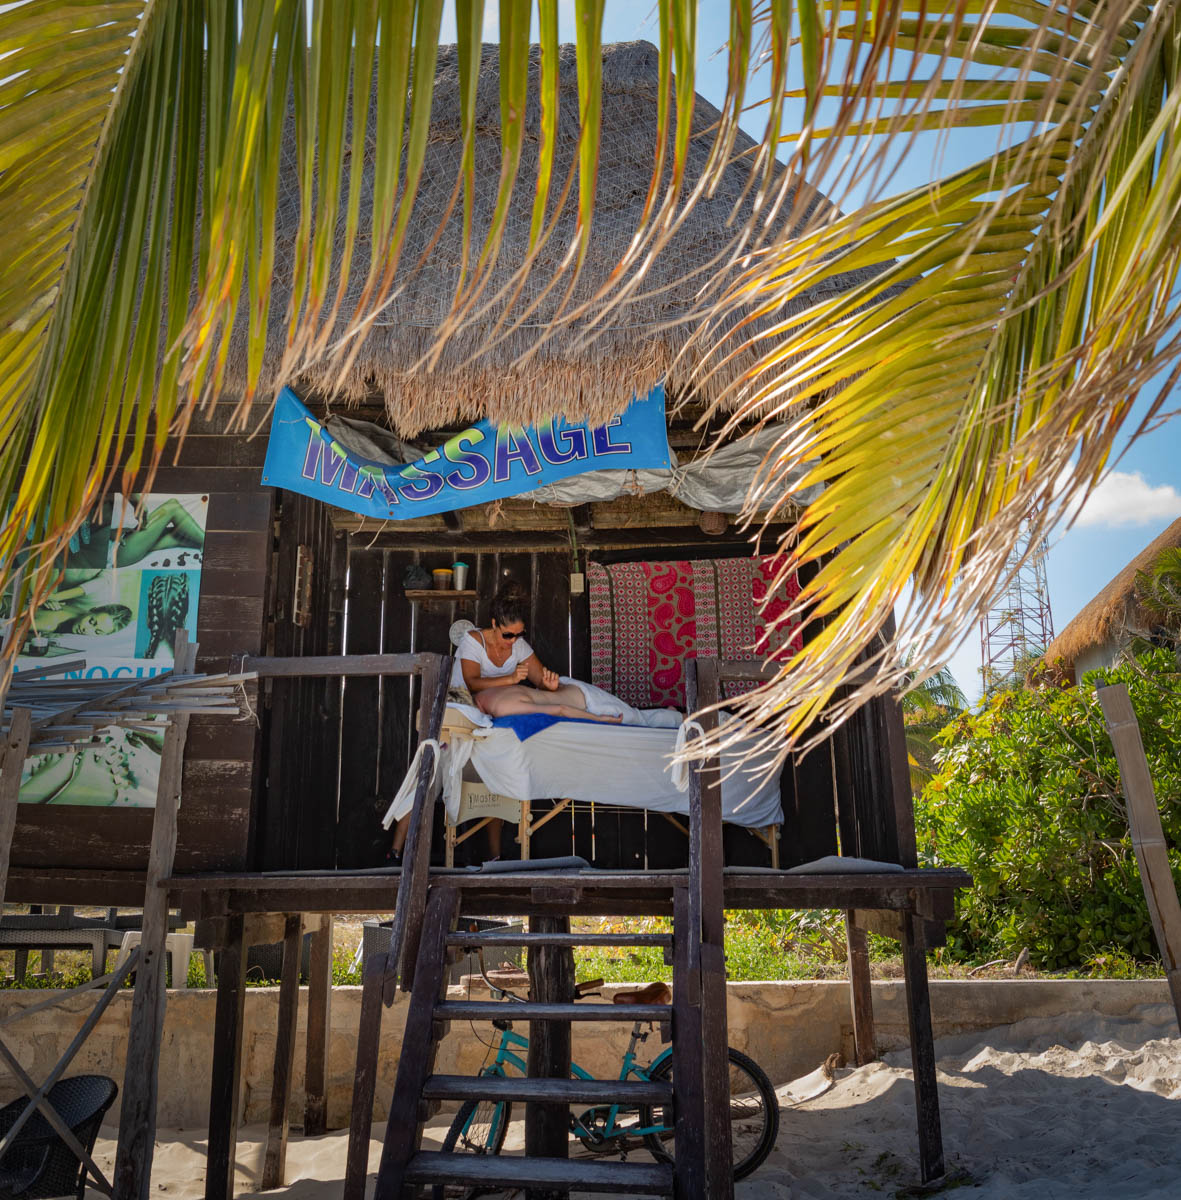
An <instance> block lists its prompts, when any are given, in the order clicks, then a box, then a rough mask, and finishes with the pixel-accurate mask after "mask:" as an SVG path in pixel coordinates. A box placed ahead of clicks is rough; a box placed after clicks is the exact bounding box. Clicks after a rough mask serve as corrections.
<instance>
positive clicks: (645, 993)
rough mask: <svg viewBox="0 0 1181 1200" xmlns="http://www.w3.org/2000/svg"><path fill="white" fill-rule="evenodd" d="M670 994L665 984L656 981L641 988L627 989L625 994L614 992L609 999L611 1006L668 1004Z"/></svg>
mask: <svg viewBox="0 0 1181 1200" xmlns="http://www.w3.org/2000/svg"><path fill="white" fill-rule="evenodd" d="M672 998H673V997H672V992H670V991H669V990H668V984H667V983H661V982H660V980H659V979H657V980H656V981H655V982H654V983H649V984H647V985H646V986H645V987H642V988H629V989H628V990H627V991H626V992H616V993H615V995H614V996H612V997H611V1003H612V1004H668V1003H669V1002H670V1001H671V1000H672Z"/></svg>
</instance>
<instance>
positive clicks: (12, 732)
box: [0, 708, 32, 906]
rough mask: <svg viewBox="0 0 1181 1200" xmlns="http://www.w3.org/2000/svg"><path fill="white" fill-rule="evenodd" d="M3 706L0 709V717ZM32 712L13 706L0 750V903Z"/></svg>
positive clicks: (6, 882) (2, 900) (0, 903)
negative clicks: (10, 721) (9, 722)
mask: <svg viewBox="0 0 1181 1200" xmlns="http://www.w3.org/2000/svg"><path fill="white" fill-rule="evenodd" d="M2 717H3V710H0V718H2ZM31 726H32V712H31V710H29V709H27V708H18V709H14V710H13V714H12V724H11V725H10V726H9V728H8V737H7V739H6V740H5V742H4V744H3V753H2V754H0V906H3V904H4V893H5V891H6V890H7V886H8V864H9V862H10V860H11V858H12V834H13V831H14V830H15V829H16V813H17V805H19V804H20V790H21V770H22V768H23V767H24V762H25V755H26V754H27V753H28V751H29V737H30V736H31V732H30V731H31Z"/></svg>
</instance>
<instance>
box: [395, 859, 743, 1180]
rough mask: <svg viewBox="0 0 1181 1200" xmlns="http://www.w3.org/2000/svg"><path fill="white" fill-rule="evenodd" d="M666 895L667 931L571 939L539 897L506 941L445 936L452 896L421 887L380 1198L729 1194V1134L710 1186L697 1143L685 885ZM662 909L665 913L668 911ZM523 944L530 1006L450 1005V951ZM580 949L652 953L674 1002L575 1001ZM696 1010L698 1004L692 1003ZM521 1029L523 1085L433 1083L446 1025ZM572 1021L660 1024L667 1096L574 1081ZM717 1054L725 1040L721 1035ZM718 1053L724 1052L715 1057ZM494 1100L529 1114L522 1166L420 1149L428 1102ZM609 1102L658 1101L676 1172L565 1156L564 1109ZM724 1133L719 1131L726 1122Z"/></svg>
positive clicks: (698, 1102) (651, 1086)
mask: <svg viewBox="0 0 1181 1200" xmlns="http://www.w3.org/2000/svg"><path fill="white" fill-rule="evenodd" d="M687 883H688V881H687V880H686V886H685V887H677V888H673V889H670V894H669V896H668V899H667V901H666V904H670V905H671V907H672V909H673V912H674V922H673V933H672V934H671V935H669V934H619V935H610V934H577V933H570V932H569V915H570V911H569V910H570V908H571V907H572V906H570V905H569V904H567V905H563V904H562V903H561V902H560V901H558V902H555V903H553V904H550V905H545V904H544V901H543V900H542V897H541V896H539V897H538V900H539V902H541V903H540V904H539V907H542V906H544V907H545V908H546V909H547V910H548V911H547V912H546V913H545V914H541V913H537V914H535V916H534V918H533V924H534V926H537V925H542V926H544V927H546V928H545V929H544V930H542V931H539V930H538V929H536V928H534V930H532V931H531V932H529V933H519V934H516V935H512V934H504V933H490V934H473V933H458V932H455V924H456V920H457V917H458V915H459V911H460V904H461V896H460V892H459V891H458V890H457V889H455V888H448V887H447V886H446V883H445V881H438V882H436V883H435V884H434V885H433V886H432V887H431V889H430V897H429V900H428V903H427V911H426V919H425V921H424V923H423V930H422V936H421V939H420V942H419V947H418V958H417V964H416V968H415V973H414V980H413V987H412V990H411V999H410V1008H409V1012H408V1015H407V1021H406V1030H405V1034H404V1038H403V1051H402V1057H401V1059H400V1061H399V1065H398V1075H397V1085H396V1087H395V1091H394V1102H393V1106H392V1107H391V1111H390V1119H389V1123H388V1126H387V1133H386V1141H385V1146H384V1150H383V1153H382V1160H381V1167H380V1170H379V1172H378V1179H377V1188H376V1193H375V1195H376V1196H377V1197H378V1198H391V1200H393V1198H396V1200H402V1197H410V1196H414V1195H416V1194H417V1192H416V1189H418V1188H422V1187H426V1186H430V1185H437V1184H443V1183H449V1184H460V1185H467V1186H472V1187H480V1188H487V1189H495V1188H496V1187H498V1186H504V1187H516V1188H521V1187H524V1188H525V1189H526V1194H527V1195H529V1196H534V1197H542V1196H550V1195H564V1194H566V1193H567V1192H568V1191H569V1190H570V1189H576V1190H578V1191H584V1192H599V1193H605V1194H610V1195H650V1196H677V1197H686V1198H687V1197H696V1196H706V1195H708V1196H711V1197H714V1196H727V1195H731V1194H732V1185H731V1183H730V1178H729V1175H730V1171H729V1163H730V1152H729V1145H728V1134H729V1129H728V1127H720V1130H719V1131H720V1132H721V1133H723V1134H725V1135H726V1137H727V1143H726V1145H725V1146H724V1147H721V1149H720V1152H721V1153H722V1154H724V1159H725V1161H724V1167H725V1170H724V1172H723V1174H724V1179H718V1180H717V1187H707V1186H706V1183H705V1180H706V1178H707V1174H708V1172H707V1165H706V1164H707V1155H706V1152H705V1145H704V1140H703V1138H702V1125H701V1117H702V1116H703V1114H704V1096H703V1074H702V1022H701V1018H700V1011H701V1008H700V988H699V987H698V988H696V989H695V988H694V987H693V985H692V981H691V979H690V977H689V971H688V964H689V961H690V956H689V954H688V953H685V952H684V951H683V950H682V952H681V953H678V946H683V947H686V948H687V944H688V943H690V942H691V941H692V939H691V938H687V937H686V928H685V925H686V922H687V921H688V920H689V912H690V905H689V894H688V893H689V889H688V886H687ZM462 903H463V906H464V907H465V908H468V909H471V910H474V909H475V908H479V906H480V902H479V889H478V888H477V889H473V888H472V887H471V886H465V887H464V888H463V891H462ZM660 907H662V908H664V907H666V906H665V905H661V906H660ZM506 945H523V946H526V947H528V949H529V954H530V977H531V994H530V998H529V1000H528V1001H527V1002H524V1003H520V1002H510V1003H506V1002H504V1001H493V1000H462V1001H456V1000H450V1001H449V1000H447V999H446V980H447V966H448V952H449V950H452V949H459V948H472V947H477V946H478V947H484V946H506ZM577 945H612V946H640V945H642V946H653V945H657V946H661V947H663V948H664V951H665V955H666V959H668V960H670V961H671V962H672V964H673V973H674V974H673V1002H672V1004H626V1005H625V1004H602V1003H590V1002H588V1001H575V999H574V990H575V988H574V974H573V955H572V948H573V947H574V946H577ZM694 1000H696V1001H697V1003H694ZM505 1019H511V1020H513V1021H525V1020H527V1021H529V1022H530V1025H531V1032H530V1052H529V1057H530V1075H529V1076H528V1077H527V1078H520V1077H503V1076H476V1077H466V1076H456V1075H436V1074H433V1069H434V1061H435V1055H436V1050H437V1048H438V1044H439V1041H440V1039H441V1038H442V1037H443V1036H444V1034H445V1032H446V1029H447V1025H448V1022H450V1021H455V1020H459V1021H480V1022H483V1021H487V1022H492V1021H499V1020H505ZM575 1021H582V1022H608V1021H609V1022H624V1023H628V1024H631V1023H632V1022H635V1021H644V1022H653V1023H656V1024H660V1025H662V1026H664V1027H665V1028H671V1031H672V1038H673V1056H674V1059H673V1077H674V1079H675V1080H676V1081H677V1082H676V1095H675V1098H674V1088H673V1085H672V1084H671V1083H668V1082H644V1081H628V1082H623V1083H621V1082H618V1081H616V1080H582V1079H572V1078H570V1077H569V1067H568V1062H569V1045H570V1027H571V1024H572V1023H573V1022H575ZM721 1042H722V1045H723V1046H724V1045H725V1037H724V1033H723V1037H722V1039H721ZM723 1053H724V1052H723ZM468 1099H477V1100H478V1099H492V1100H511V1101H520V1102H524V1104H525V1105H526V1157H524V1158H522V1157H518V1156H503V1157H500V1156H494V1155H478V1154H471V1153H443V1152H439V1151H429V1150H423V1149H421V1143H422V1130H423V1122H424V1121H425V1120H426V1119H427V1117H428V1115H429V1113H430V1111H431V1108H430V1105H431V1102H433V1101H444V1100H451V1101H455V1100H459V1101H462V1100H468ZM604 1103H620V1104H623V1105H627V1106H634V1107H636V1108H639V1107H640V1106H647V1105H669V1104H671V1105H672V1106H673V1111H674V1112H675V1114H676V1123H677V1135H676V1146H677V1154H676V1161H675V1164H674V1165H669V1164H667V1163H655V1162H652V1161H650V1160H648V1158H647V1156H646V1155H644V1154H641V1155H640V1156H639V1157H638V1158H637V1159H636V1160H635V1161H609V1160H603V1159H585V1160H584V1159H574V1160H571V1159H569V1158H567V1157H566V1153H567V1147H568V1144H569V1136H570V1135H569V1129H568V1121H569V1116H568V1114H569V1107H570V1105H571V1104H604ZM723 1125H724V1123H723Z"/></svg>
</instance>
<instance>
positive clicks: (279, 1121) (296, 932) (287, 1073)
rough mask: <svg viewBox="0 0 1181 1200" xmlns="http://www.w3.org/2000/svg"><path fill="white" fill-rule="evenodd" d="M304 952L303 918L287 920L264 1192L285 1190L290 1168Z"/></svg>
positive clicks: (292, 916)
mask: <svg viewBox="0 0 1181 1200" xmlns="http://www.w3.org/2000/svg"><path fill="white" fill-rule="evenodd" d="M302 950H303V918H302V917H301V916H299V914H291V915H289V916H288V917H287V927H286V929H285V930H284V933H283V977H282V979H281V981H280V984H279V1029H278V1033H277V1034H276V1036H275V1071H274V1075H273V1077H272V1080H271V1115H270V1122H269V1125H268V1127H267V1148H266V1154H265V1156H264V1158H263V1164H262V1189H263V1191H264V1192H265V1191H268V1190H270V1189H271V1188H277V1187H282V1186H283V1183H284V1182H285V1181H284V1178H283V1176H284V1172H285V1170H286V1166H287V1128H288V1122H287V1108H288V1105H289V1103H290V1100H291V1076H292V1072H293V1071H294V1068H295V1025H296V1022H297V1020H298V1019H299V967H300V959H301V958H302V954H301V951H302Z"/></svg>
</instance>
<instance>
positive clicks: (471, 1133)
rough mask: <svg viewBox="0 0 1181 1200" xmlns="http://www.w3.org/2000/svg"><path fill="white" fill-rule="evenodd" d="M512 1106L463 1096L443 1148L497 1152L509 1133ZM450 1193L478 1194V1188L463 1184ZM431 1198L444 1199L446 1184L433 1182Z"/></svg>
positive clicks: (449, 1152) (465, 1151) (483, 1152)
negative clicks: (463, 1187)
mask: <svg viewBox="0 0 1181 1200" xmlns="http://www.w3.org/2000/svg"><path fill="white" fill-rule="evenodd" d="M512 1111H513V1106H512V1102H511V1101H509V1100H465V1101H464V1102H463V1103H462V1104H461V1105H460V1106H459V1111H458V1112H457V1113H456V1114H455V1120H454V1121H452V1122H451V1128H450V1129H448V1130H447V1136H446V1137H445V1138H444V1139H443V1151H444V1153H447V1154H451V1153H454V1154H464V1153H468V1154H499V1153H500V1151H501V1147H502V1146H503V1145H504V1139H505V1136H506V1135H507V1134H508V1126H509V1120H510V1119H511V1117H512ZM451 1194H452V1195H453V1196H454V1195H462V1196H465V1197H473V1196H478V1195H479V1194H480V1193H479V1190H478V1189H475V1188H465V1189H462V1190H461V1191H459V1192H456V1191H455V1190H454V1189H452V1192H451ZM432 1196H433V1200H444V1198H445V1197H446V1196H447V1191H446V1188H445V1185H441V1184H435V1186H434V1188H433V1189H432Z"/></svg>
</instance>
